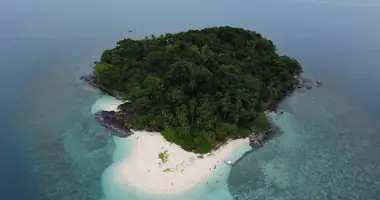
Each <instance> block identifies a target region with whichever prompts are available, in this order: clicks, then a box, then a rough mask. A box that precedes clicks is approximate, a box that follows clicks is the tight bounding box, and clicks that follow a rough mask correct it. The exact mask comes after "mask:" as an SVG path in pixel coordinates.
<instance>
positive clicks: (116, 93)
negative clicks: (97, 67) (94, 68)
mask: <svg viewBox="0 0 380 200" xmlns="http://www.w3.org/2000/svg"><path fill="white" fill-rule="evenodd" d="M80 80H83V81H86V82H87V83H88V84H90V85H91V86H93V87H95V88H98V89H99V90H101V91H102V92H105V93H107V94H109V95H111V96H114V97H115V98H116V99H119V100H120V99H122V96H123V95H122V93H121V92H119V91H116V90H113V89H110V88H107V87H105V86H103V85H102V84H101V83H100V82H99V80H98V78H96V76H95V75H94V74H92V73H91V74H87V75H84V76H81V77H80Z"/></svg>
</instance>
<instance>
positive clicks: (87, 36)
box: [0, 0, 380, 200]
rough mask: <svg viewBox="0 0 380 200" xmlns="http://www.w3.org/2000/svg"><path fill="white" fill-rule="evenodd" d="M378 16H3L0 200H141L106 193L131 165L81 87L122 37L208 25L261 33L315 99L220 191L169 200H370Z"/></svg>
mask: <svg viewBox="0 0 380 200" xmlns="http://www.w3.org/2000/svg"><path fill="white" fill-rule="evenodd" d="M378 5H379V2H378V1H376V0H364V1H360V2H358V1H343V0H331V1H309V0H289V1H278V0H269V1H262V0H258V1H248V0H241V1H239V2H233V1H224V0H223V1H216V0H210V1H200V0H195V1H182V0H180V1H174V0H169V1H166V3H162V2H157V1H148V0H142V1H141V0H140V1H134V0H132V1H122V0H110V1H107V2H105V1H99V0H94V1H87V0H83V1H74V0H67V1H60V0H56V1H47V0H38V1H26V0H16V1H2V2H0V25H1V27H2V31H1V32H0V42H1V45H0V84H1V86H2V90H1V95H2V96H1V98H0V111H1V113H2V117H3V118H2V119H1V120H0V125H1V130H2V132H1V134H0V156H1V158H2V162H1V165H0V177H2V178H1V180H0V195H1V199H12V200H13V199H15V200H24V199H25V200H34V199H37V200H53V199H54V200H66V199H67V200H94V199H103V200H104V199H105V198H108V199H106V200H118V199H127V200H129V199H141V198H140V197H137V196H136V194H135V193H134V191H129V192H128V191H124V189H123V190H120V189H119V188H117V187H116V186H113V185H112V184H105V183H107V181H108V180H107V177H109V176H108V175H107V173H109V172H112V165H111V164H112V163H115V162H116V161H117V160H118V159H121V158H123V157H125V156H128V155H127V154H128V140H126V141H124V140H120V141H119V140H116V141H115V140H114V138H113V137H111V136H110V134H109V133H107V132H106V131H105V130H104V129H103V128H102V127H101V126H100V125H99V124H98V123H97V122H96V121H95V119H94V117H93V114H92V113H91V109H92V107H93V105H94V103H95V102H96V101H97V100H98V99H100V98H102V97H103V94H101V93H100V92H99V91H97V90H95V89H93V88H91V87H89V86H87V85H86V84H83V83H82V82H81V81H79V77H80V76H81V75H83V74H85V73H87V72H89V71H90V70H91V68H90V67H89V66H90V64H92V63H93V61H95V60H97V59H98V58H99V56H100V55H101V52H102V51H103V50H104V49H106V48H111V47H113V46H114V45H115V43H116V41H117V40H119V39H121V38H123V37H126V36H131V37H135V38H140V37H143V36H146V35H150V34H151V33H155V34H158V33H162V32H175V31H181V30H186V29H189V28H202V27H206V26H215V25H232V26H241V27H244V28H250V29H254V30H257V31H259V32H260V33H262V34H263V35H264V36H267V37H269V38H270V39H272V40H273V41H274V42H275V44H276V45H277V48H278V49H279V51H280V52H281V53H286V54H288V55H291V56H294V57H296V58H297V59H299V60H300V61H301V63H302V65H303V66H304V68H305V71H306V72H307V73H308V74H309V75H311V76H313V77H316V78H319V79H322V80H324V82H325V85H324V86H323V87H321V88H318V89H317V88H316V89H313V90H311V91H298V92H296V93H295V94H293V95H292V96H291V97H289V98H288V99H286V100H285V101H284V102H283V103H282V105H281V109H283V110H285V115H283V116H280V117H278V118H277V119H276V122H277V123H278V124H279V125H280V126H281V127H282V128H283V129H284V133H283V134H282V135H281V136H280V137H277V138H275V139H273V140H271V141H270V142H268V143H267V144H266V145H265V147H263V148H261V149H259V150H256V151H253V152H250V153H248V154H245V155H244V157H243V158H242V159H241V160H239V162H238V164H237V165H236V166H235V167H233V168H232V169H231V171H230V173H228V174H226V175H225V176H223V177H222V178H223V180H222V178H220V179H221V181H220V182H219V184H215V185H212V186H210V187H209V188H208V187H203V185H202V184H200V185H199V186H198V188H194V190H193V191H192V193H189V194H184V195H183V196H180V197H173V198H174V199H175V198H176V199H184V198H187V197H189V198H190V197H193V198H194V199H199V200H209V199H222V200H224V199H226V200H227V199H236V200H248V199H249V200H252V199H254V200H261V199H268V200H271V199H276V200H278V199H286V200H288V199H297V200H298V199H307V200H309V199H328V200H331V199H333V200H335V199H339V200H340V199H344V200H346V199H359V200H362V199H365V200H372V199H379V198H378V196H379V195H380V191H379V190H380V185H379V184H380V183H379V180H380V160H379V156H378V152H379V151H380V149H379V148H380V137H379V135H378V134H379V131H378V128H377V127H378V119H379V118H380V106H379V102H380V92H379V90H378V88H377V85H379V84H380V68H379V67H378V58H379V56H380V37H379V36H380V27H379V25H378V23H377V21H378V20H377V19H380V12H379V11H380V10H379V6H378ZM173 19H175V20H173ZM129 29H131V30H133V33H128V30H129ZM124 142H125V144H123V143H124ZM115 143H117V145H116V144H115ZM118 144H120V145H118ZM120 147H123V148H125V149H123V148H120ZM237 154H240V153H239V152H237ZM110 166H111V167H110ZM221 170H222V169H221ZM226 173H227V171H226ZM109 175H110V176H111V175H112V173H109ZM217 177H218V176H216V177H215V178H217ZM107 187H108V188H107ZM125 192H126V193H125ZM112 195H115V197H113V196H112ZM117 195H120V196H117ZM122 195H125V196H122ZM137 195H143V196H144V194H137ZM191 195H194V196H191ZM146 198H148V197H146ZM185 200H186V199H185Z"/></svg>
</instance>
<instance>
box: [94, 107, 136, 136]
mask: <svg viewBox="0 0 380 200" xmlns="http://www.w3.org/2000/svg"><path fill="white" fill-rule="evenodd" d="M95 119H97V120H98V121H99V122H100V124H101V125H102V126H103V127H105V128H107V129H109V130H111V131H112V133H113V134H115V135H117V136H119V137H122V138H125V137H128V136H130V135H132V134H133V132H132V131H131V129H130V128H127V127H125V121H124V119H123V117H121V116H120V115H119V113H117V112H115V111H99V112H97V113H95Z"/></svg>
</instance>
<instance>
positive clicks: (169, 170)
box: [162, 168, 174, 172]
mask: <svg viewBox="0 0 380 200" xmlns="http://www.w3.org/2000/svg"><path fill="white" fill-rule="evenodd" d="M162 171H163V172H172V171H174V170H173V169H170V168H165V169H164V170H162Z"/></svg>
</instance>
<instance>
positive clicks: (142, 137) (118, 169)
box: [94, 97, 249, 196]
mask: <svg viewBox="0 0 380 200" xmlns="http://www.w3.org/2000/svg"><path fill="white" fill-rule="evenodd" d="M121 103H122V102H121V101H118V100H116V99H114V98H109V97H107V98H104V99H102V100H101V101H99V102H98V105H96V106H95V107H97V109H99V110H107V111H111V110H113V111H117V107H118V105H120V104H121ZM97 109H95V110H94V111H96V110H97ZM127 139H128V140H132V141H131V144H132V147H131V148H132V152H131V154H130V156H128V158H126V159H124V160H121V161H119V162H118V163H117V164H116V165H115V166H114V167H115V168H114V170H115V174H116V177H115V179H114V181H115V183H116V184H117V185H118V186H119V187H123V186H126V187H128V186H134V187H135V188H138V189H139V190H141V191H144V192H147V193H150V194H154V195H163V196H165V195H173V194H178V193H182V192H185V191H187V190H189V189H191V188H193V187H194V186H195V185H196V184H198V183H200V182H201V181H202V180H204V179H205V178H207V177H208V176H209V175H210V174H211V173H213V172H214V171H215V169H216V168H218V167H219V166H220V165H226V163H224V160H226V159H227V158H228V157H229V156H230V155H231V153H233V152H234V150H236V149H237V148H238V147H240V146H243V145H249V141H248V138H246V139H238V140H232V141H229V142H227V143H226V144H225V145H223V146H221V147H220V148H219V149H218V150H216V151H213V152H212V153H211V154H206V155H204V158H198V156H199V154H195V153H192V152H187V151H185V150H183V149H182V148H181V147H179V146H178V145H176V144H174V143H169V142H168V141H166V140H165V138H164V137H163V136H162V135H161V134H160V133H156V132H145V131H135V134H134V135H132V136H130V137H129V138H127ZM164 152H167V155H168V158H167V160H166V161H165V162H163V161H162V160H161V159H160V158H159V157H158V155H159V154H160V153H164Z"/></svg>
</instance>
